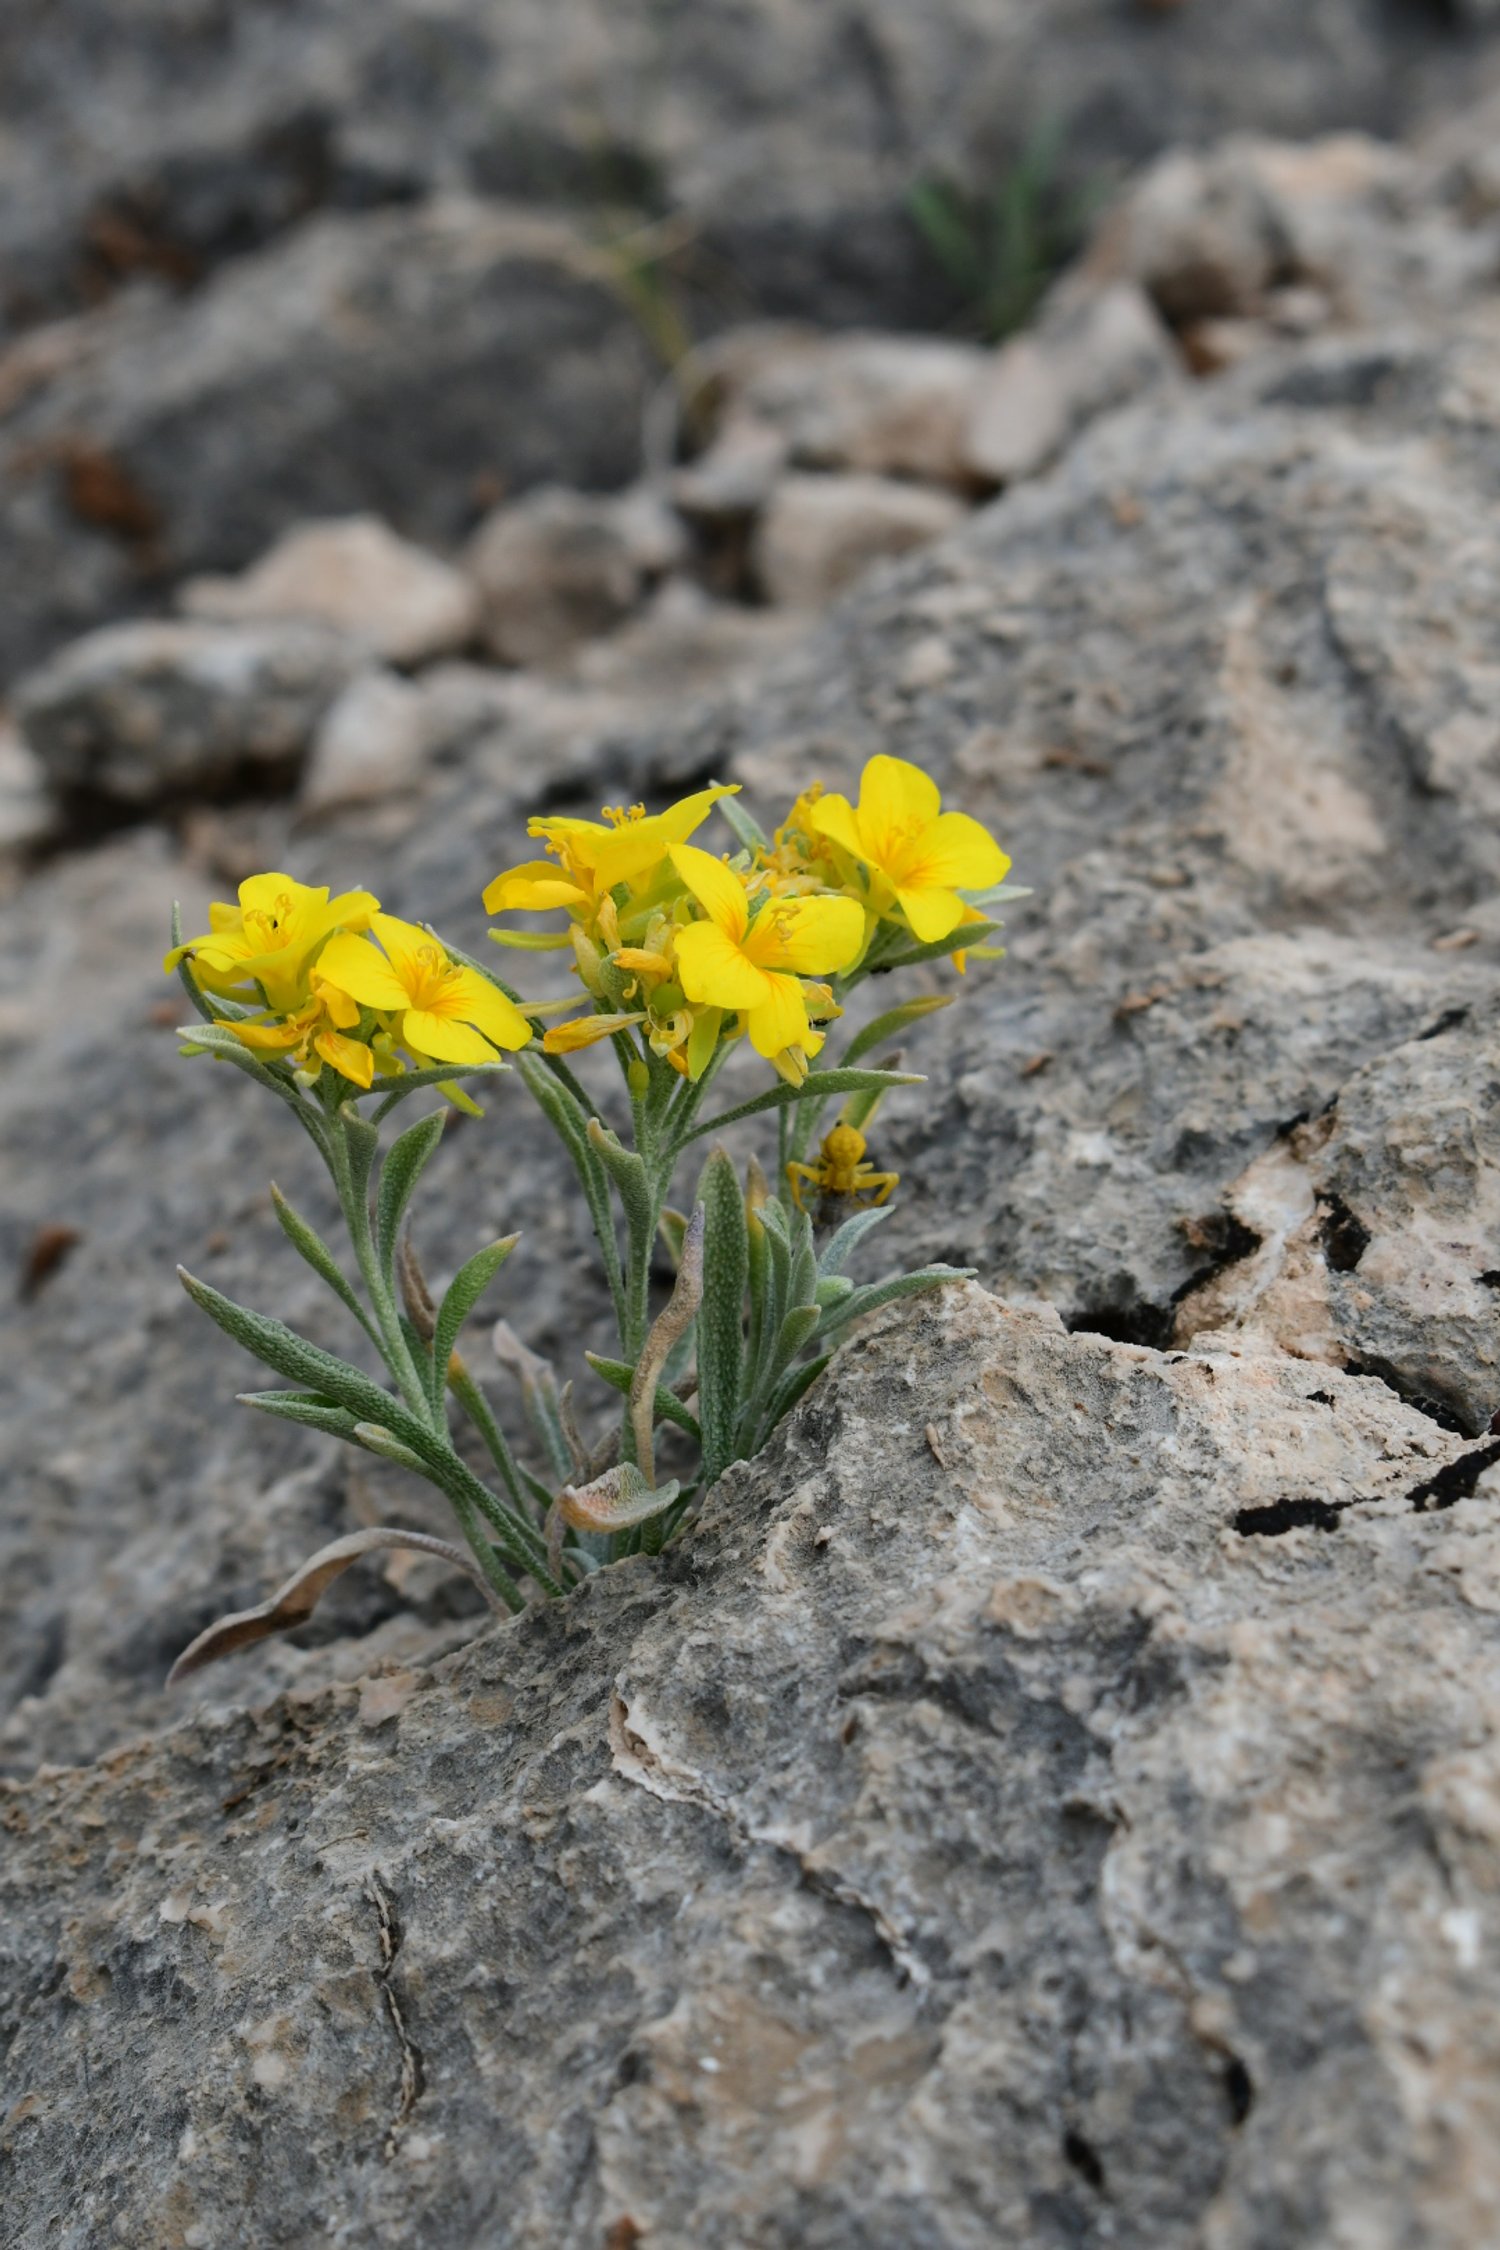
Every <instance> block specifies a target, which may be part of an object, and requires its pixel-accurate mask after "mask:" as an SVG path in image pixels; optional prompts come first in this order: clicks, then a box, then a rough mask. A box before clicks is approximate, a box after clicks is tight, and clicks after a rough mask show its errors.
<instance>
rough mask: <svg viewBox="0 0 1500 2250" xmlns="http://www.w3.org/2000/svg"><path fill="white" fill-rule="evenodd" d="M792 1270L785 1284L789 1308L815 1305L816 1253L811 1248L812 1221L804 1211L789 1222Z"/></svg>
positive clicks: (816, 1293)
mask: <svg viewBox="0 0 1500 2250" xmlns="http://www.w3.org/2000/svg"><path fill="white" fill-rule="evenodd" d="M791 1240H792V1270H791V1275H790V1277H789V1279H788V1282H787V1298H786V1301H787V1304H788V1305H789V1306H800V1305H815V1304H816V1303H817V1301H818V1253H817V1251H816V1249H815V1248H814V1247H813V1230H812V1220H811V1219H810V1218H809V1217H808V1215H807V1213H806V1212H805V1211H799V1212H797V1214H796V1216H795V1217H794V1218H793V1219H792V1221H791Z"/></svg>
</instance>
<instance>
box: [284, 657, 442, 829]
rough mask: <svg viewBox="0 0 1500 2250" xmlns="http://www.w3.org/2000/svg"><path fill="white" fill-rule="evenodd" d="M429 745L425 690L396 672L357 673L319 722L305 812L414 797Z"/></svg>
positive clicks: (305, 779)
mask: <svg viewBox="0 0 1500 2250" xmlns="http://www.w3.org/2000/svg"><path fill="white" fill-rule="evenodd" d="M428 743H429V736H428V728H427V714H426V708H425V702H424V698H423V695H422V691H421V689H420V688H418V687H414V686H413V685H412V683H411V682H410V681H409V680H403V679H402V678H400V676H399V675H398V674H397V673H394V672H361V673H359V674H358V676H357V677H356V678H355V679H353V680H351V681H350V683H349V685H348V686H347V687H346V688H345V689H344V691H343V693H342V694H341V695H340V696H339V697H338V698H337V700H336V701H335V702H333V703H332V704H330V705H329V708H328V709H327V711H325V712H324V714H323V717H322V719H321V721H320V722H319V725H318V731H317V733H316V734H315V735H314V737H313V742H312V748H311V750H310V751H309V753H308V759H307V768H306V771H305V772H304V774H303V776H302V782H301V787H300V789H299V790H298V799H299V802H300V804H301V806H302V809H303V811H304V812H309V813H323V812H328V811H330V810H331V809H332V808H333V807H334V806H337V805H358V804H368V803H371V802H373V801H375V800H378V799H379V798H382V797H404V796H408V795H410V793H411V792H412V791H413V790H414V789H416V788H417V787H418V785H419V784H420V782H421V779H422V775H423V772H424V770H425V768H426V764H427V756H428Z"/></svg>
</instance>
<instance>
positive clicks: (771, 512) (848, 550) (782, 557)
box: [755, 476, 964, 609]
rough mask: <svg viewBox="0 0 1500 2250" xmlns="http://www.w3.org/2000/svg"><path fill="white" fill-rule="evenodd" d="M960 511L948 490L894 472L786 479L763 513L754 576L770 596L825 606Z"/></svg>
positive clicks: (798, 605) (793, 604)
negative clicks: (897, 478)
mask: <svg viewBox="0 0 1500 2250" xmlns="http://www.w3.org/2000/svg"><path fill="white" fill-rule="evenodd" d="M963 516H964V509H963V507H962V506H961V504H960V503H959V502H958V501H957V500H955V499H953V498H952V497H951V495H949V494H948V493H945V492H935V491H933V490H932V489H931V488H930V487H927V486H923V485H913V484H898V483H897V482H896V481H895V480H894V479H893V478H889V477H864V476H849V477H842V476H827V477H815V476H790V477H784V478H783V479H782V481H781V483H780V484H779V485H778V486H777V487H776V491H775V493H774V494H773V496H772V499H771V502H770V505H769V506H768V507H767V509H766V512H765V515H764V516H763V517H762V519H761V523H760V528H759V533H758V536H757V539H756V543H755V563H756V571H757V575H758V576H759V579H760V583H761V586H762V588H763V589H764V591H765V594H766V597H767V599H768V600H769V601H772V602H775V603H778V604H783V605H785V606H786V607H788V608H792V609H820V608H822V606H823V605H824V603H825V602H828V601H831V600H832V598H833V596H834V595H835V594H837V593H839V592H840V591H841V590H842V588H843V587H845V586H847V585H849V584H850V583H851V582H852V581H853V580H854V579H856V578H857V577H858V576H859V574H860V572H861V571H862V570H864V569H865V568H866V567H867V566H868V565H869V564H870V563H873V562H880V561H885V560H888V559H889V558H890V557H891V556H893V555H904V554H907V553H909V552H910V551H911V550H912V549H913V548H915V547H925V546H927V545H929V544H930V543H931V541H932V540H934V539H940V538H941V537H942V536H943V534H944V532H946V531H951V530H952V529H953V528H954V526H955V525H956V524H958V523H960V522H961V521H962V520H963Z"/></svg>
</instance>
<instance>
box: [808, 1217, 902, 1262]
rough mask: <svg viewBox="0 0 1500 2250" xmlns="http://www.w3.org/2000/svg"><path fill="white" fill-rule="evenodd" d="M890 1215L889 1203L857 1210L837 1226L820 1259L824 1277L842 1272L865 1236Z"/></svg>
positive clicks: (825, 1244) (824, 1246)
mask: <svg viewBox="0 0 1500 2250" xmlns="http://www.w3.org/2000/svg"><path fill="white" fill-rule="evenodd" d="M890 1215H891V1207H890V1205H889V1204H888V1203H887V1204H883V1205H882V1206H881V1207H880V1208H879V1209H878V1210H874V1211H856V1212H855V1213H854V1215H853V1217H852V1218H848V1219H845V1221H844V1223H843V1225H842V1226H841V1227H837V1228H835V1230H834V1232H833V1233H832V1234H831V1235H830V1236H829V1238H828V1240H827V1241H826V1242H825V1243H824V1245H823V1255H822V1257H821V1258H820V1259H819V1260H818V1271H819V1273H820V1274H822V1276H823V1277H824V1279H825V1280H827V1279H828V1278H829V1276H830V1275H832V1274H836V1273H842V1271H843V1269H844V1267H845V1266H846V1265H847V1263H848V1261H849V1259H850V1258H851V1257H852V1256H853V1255H854V1252H855V1251H856V1250H857V1249H858V1248H859V1245H860V1244H861V1243H862V1242H863V1241H864V1238H865V1236H866V1235H867V1234H869V1233H870V1232H871V1231H872V1230H873V1229H874V1228H875V1227H878V1226H879V1225H880V1224H881V1223H882V1221H884V1220H886V1219H888V1218H889V1217H890Z"/></svg>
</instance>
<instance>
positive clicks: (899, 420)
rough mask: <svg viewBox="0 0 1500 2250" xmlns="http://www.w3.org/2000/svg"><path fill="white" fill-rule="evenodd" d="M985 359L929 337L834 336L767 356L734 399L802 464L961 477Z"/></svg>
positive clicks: (948, 479)
mask: <svg viewBox="0 0 1500 2250" xmlns="http://www.w3.org/2000/svg"><path fill="white" fill-rule="evenodd" d="M987 358H988V355H987V354H986V353H985V352H984V351H982V350H980V349H979V347H978V346H977V345H974V344H957V343H948V342H945V341H944V340H942V339H941V338H937V337H930V336H883V335H851V336H830V337H826V338H820V339H819V340H818V341H816V342H814V343H802V344H793V345H789V346H788V348H786V349H785V350H783V351H781V352H779V353H777V352H774V351H773V352H769V353H767V354H765V355H764V356H763V357H762V358H761V359H760V361H759V364H757V365H756V366H755V367H754V369H753V372H752V373H751V374H750V375H749V377H748V379H747V380H746V381H745V383H744V385H743V388H742V389H741V390H740V391H739V393H738V395H737V397H736V400H735V404H736V407H737V409H738V410H739V411H740V412H743V413H746V414H748V415H750V416H751V417H753V418H754V419H755V420H757V421H759V422H760V423H762V424H763V425H767V426H769V427H770V428H772V429H774V430H777V431H779V432H780V433H781V435H782V437H783V439H784V441H785V443H786V445H787V447H788V449H789V451H790V455H791V459H792V461H793V462H794V464H795V465H796V466H797V467H799V468H816V469H846V470H855V471H863V472H866V473H868V474H870V475H874V476H901V477H921V478H926V479H928V480H930V481H931V482H933V483H937V484H948V483H962V482H963V481H964V477H965V459H964V453H965V448H964V431H965V428H966V426H967V424H968V419H969V415H970V413H971V412H972V410H973V403H974V399H975V395H976V393H977V392H978V390H979V387H980V385H981V383H982V382H983V380H984V376H985V367H986V360H987Z"/></svg>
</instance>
